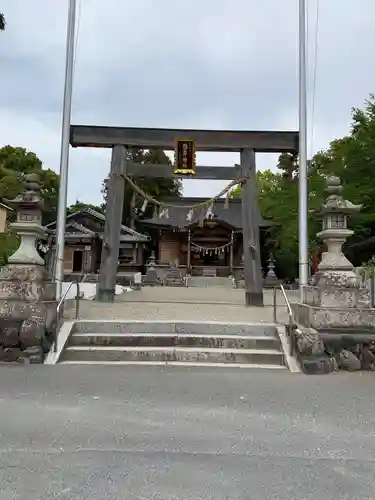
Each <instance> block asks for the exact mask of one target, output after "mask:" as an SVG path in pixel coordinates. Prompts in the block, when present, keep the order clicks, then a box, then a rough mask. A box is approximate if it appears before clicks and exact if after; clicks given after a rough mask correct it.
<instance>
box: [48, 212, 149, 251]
mask: <svg viewBox="0 0 375 500" xmlns="http://www.w3.org/2000/svg"><path fill="white" fill-rule="evenodd" d="M84 215H86V216H88V217H86V218H88V219H90V217H91V218H92V219H95V220H96V221H100V223H101V229H100V231H95V230H92V229H90V228H89V227H87V225H86V224H80V223H79V222H78V221H79V219H80V218H81V217H82V216H84ZM104 222H105V215H103V214H101V213H100V212H97V211H96V210H94V209H92V208H90V207H87V208H84V209H83V210H79V211H78V212H74V213H73V214H70V215H68V216H67V218H66V230H67V235H68V234H70V235H71V237H73V235H74V237H82V238H83V237H86V238H93V237H95V236H99V237H102V235H103V231H104ZM46 227H47V230H48V232H49V233H52V234H54V233H55V231H56V221H54V222H51V223H50V224H48V225H47V226H46ZM72 229H73V231H72ZM79 235H80V236H79ZM149 240H150V237H149V236H146V235H145V234H142V233H139V232H138V231H136V230H135V229H132V228H130V227H128V226H125V225H123V224H121V230H120V241H121V242H129V243H131V242H132V243H146V242H148V241H149Z"/></svg>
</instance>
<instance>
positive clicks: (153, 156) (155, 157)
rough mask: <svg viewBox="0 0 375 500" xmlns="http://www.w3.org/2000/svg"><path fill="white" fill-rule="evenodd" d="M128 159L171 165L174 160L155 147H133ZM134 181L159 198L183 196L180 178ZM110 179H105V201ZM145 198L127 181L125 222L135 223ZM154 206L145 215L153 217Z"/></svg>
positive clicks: (124, 209)
mask: <svg viewBox="0 0 375 500" xmlns="http://www.w3.org/2000/svg"><path fill="white" fill-rule="evenodd" d="M127 160H128V161H130V162H133V163H141V164H154V165H171V169H172V162H171V160H170V159H169V157H168V156H167V155H166V154H165V152H164V151H163V150H162V149H159V148H155V149H150V150H149V151H143V150H141V149H139V148H133V149H131V150H129V151H128V156H127ZM134 182H135V183H136V184H137V186H139V187H140V188H141V189H142V190H143V191H144V192H145V193H147V194H148V195H150V196H152V197H153V198H156V199H158V200H160V199H163V198H167V197H171V196H176V197H179V196H181V191H182V183H181V181H180V180H179V179H149V178H145V179H143V178H135V179H134ZM107 191H108V179H105V180H104V181H103V185H102V193H103V197H104V201H105V202H106V200H107ZM143 201H144V200H143V198H142V197H141V196H139V195H138V194H137V193H134V190H133V188H132V187H131V186H130V185H129V184H128V183H125V194H124V208H123V217H122V221H123V223H124V224H127V225H130V226H131V225H133V224H134V218H135V209H139V208H140V207H141V206H142V204H143ZM152 210H153V207H152V206H150V204H149V205H148V207H147V211H146V213H145V214H144V216H145V217H152Z"/></svg>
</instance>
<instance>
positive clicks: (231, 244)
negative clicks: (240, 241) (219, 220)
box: [229, 231, 234, 276]
mask: <svg viewBox="0 0 375 500" xmlns="http://www.w3.org/2000/svg"><path fill="white" fill-rule="evenodd" d="M233 245H234V231H232V233H231V235H230V247H229V275H230V276H232V274H233Z"/></svg>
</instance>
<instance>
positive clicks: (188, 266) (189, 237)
mask: <svg viewBox="0 0 375 500" xmlns="http://www.w3.org/2000/svg"><path fill="white" fill-rule="evenodd" d="M187 272H188V273H191V232H190V229H189V230H188V248H187Z"/></svg>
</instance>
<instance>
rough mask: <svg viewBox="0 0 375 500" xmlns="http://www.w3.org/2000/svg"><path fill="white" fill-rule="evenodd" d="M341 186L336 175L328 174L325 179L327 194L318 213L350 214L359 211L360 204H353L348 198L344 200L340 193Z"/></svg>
mask: <svg viewBox="0 0 375 500" xmlns="http://www.w3.org/2000/svg"><path fill="white" fill-rule="evenodd" d="M342 189H343V186H342V184H341V179H340V178H339V177H336V176H330V177H328V178H327V179H326V187H325V191H326V193H327V194H328V196H327V198H326V199H325V201H324V203H323V205H322V207H321V209H320V211H319V214H321V215H323V214H328V213H336V214H337V213H341V214H350V213H354V212H359V211H360V210H361V208H362V205H355V204H354V203H352V202H351V201H349V200H345V199H344V198H343V197H342V195H341V192H342Z"/></svg>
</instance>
